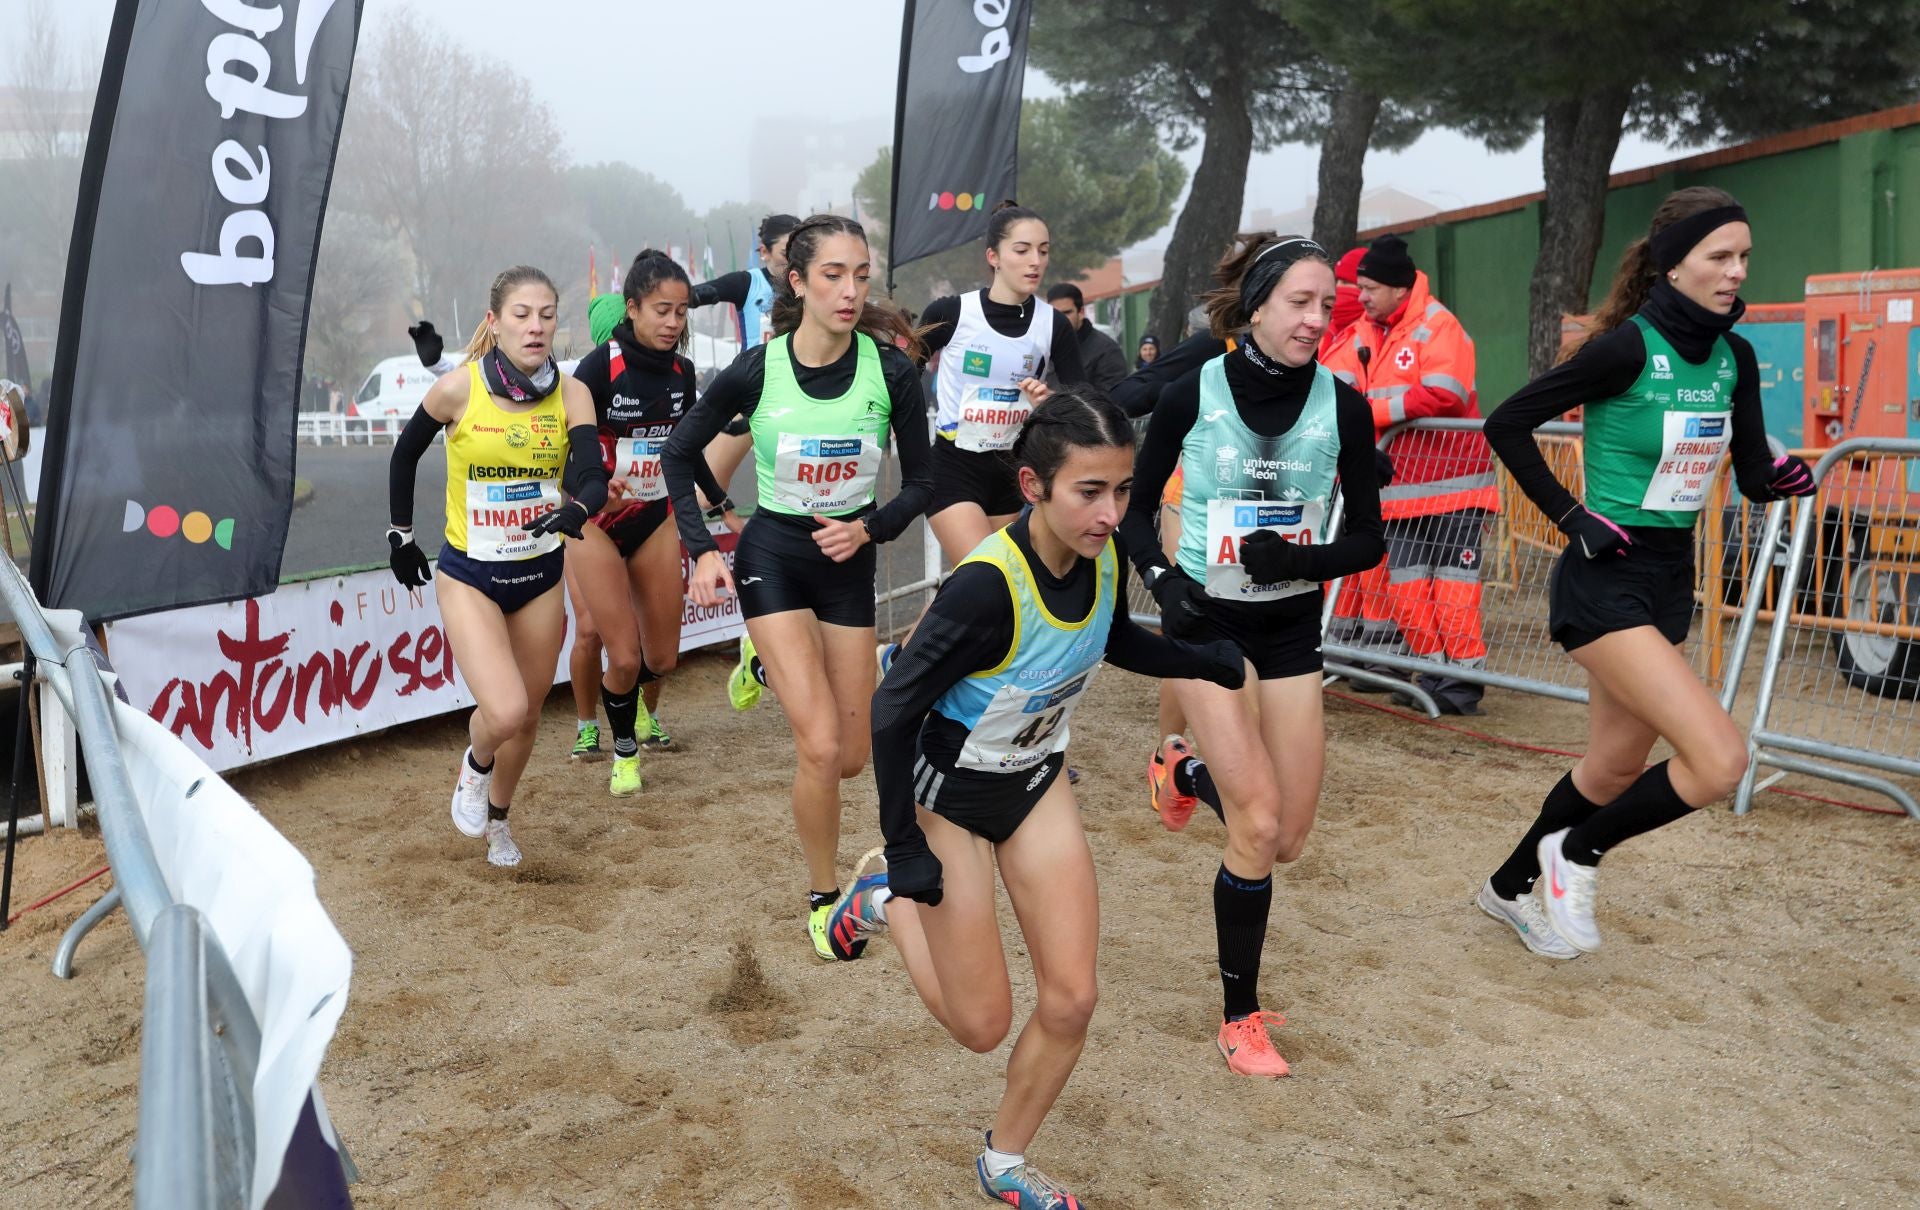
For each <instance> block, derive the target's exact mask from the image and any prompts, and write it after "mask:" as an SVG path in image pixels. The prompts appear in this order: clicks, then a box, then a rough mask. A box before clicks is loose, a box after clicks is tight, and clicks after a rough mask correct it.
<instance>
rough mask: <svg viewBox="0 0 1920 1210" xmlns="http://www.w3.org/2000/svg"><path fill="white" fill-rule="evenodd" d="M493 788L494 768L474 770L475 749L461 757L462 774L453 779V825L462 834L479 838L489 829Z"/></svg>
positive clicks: (469, 750)
mask: <svg viewBox="0 0 1920 1210" xmlns="http://www.w3.org/2000/svg"><path fill="white" fill-rule="evenodd" d="M492 789H493V770H491V769H489V770H487V771H486V772H485V773H475V772H474V771H473V749H472V748H468V749H467V751H466V754H465V755H463V756H461V758H460V776H458V777H456V778H454V779H453V826H454V827H456V828H459V829H460V835H462V836H471V837H472V838H473V839H475V840H478V839H480V838H481V837H482V836H484V835H486V831H487V795H488V793H489V792H490V791H492Z"/></svg>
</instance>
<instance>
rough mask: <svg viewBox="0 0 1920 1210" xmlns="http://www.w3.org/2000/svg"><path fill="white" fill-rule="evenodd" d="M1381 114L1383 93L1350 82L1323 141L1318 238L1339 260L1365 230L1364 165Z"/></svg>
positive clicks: (1315, 217) (1315, 230)
mask: <svg viewBox="0 0 1920 1210" xmlns="http://www.w3.org/2000/svg"><path fill="white" fill-rule="evenodd" d="M1379 117H1380V94H1379V93H1376V92H1368V91H1366V90H1365V89H1363V88H1360V87H1358V86H1357V85H1355V84H1353V83H1351V82H1349V83H1348V85H1347V87H1345V88H1343V89H1341V90H1340V91H1339V92H1337V93H1335V94H1334V97H1333V114H1332V116H1331V117H1330V118H1329V120H1328V122H1327V133H1326V137H1324V138H1322V139H1321V140H1320V196H1319V197H1317V198H1315V199H1314V202H1313V239H1314V242H1315V243H1317V244H1319V245H1320V246H1321V247H1322V248H1325V249H1326V250H1327V251H1328V252H1330V253H1332V254H1333V256H1334V257H1335V258H1336V259H1338V258H1339V256H1340V255H1341V254H1342V253H1344V252H1345V251H1346V250H1347V249H1349V248H1351V247H1353V243H1354V240H1355V238H1357V236H1356V233H1357V232H1358V231H1359V229H1360V187H1361V183H1362V176H1361V168H1362V166H1363V164H1364V163H1365V162H1366V158H1367V143H1368V142H1369V141H1371V140H1372V138H1373V124H1374V122H1375V121H1376V120H1377V119H1378V118H1379ZM1281 234H1282V235H1285V234H1287V232H1284V231H1283V232H1281Z"/></svg>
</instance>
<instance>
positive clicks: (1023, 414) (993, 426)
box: [953, 386, 1033, 453]
mask: <svg viewBox="0 0 1920 1210" xmlns="http://www.w3.org/2000/svg"><path fill="white" fill-rule="evenodd" d="M1032 414H1033V400H1031V399H1029V398H1028V397H1027V393H1026V392H1025V391H1022V390H1021V389H1020V388H1019V387H982V386H976V387H969V388H967V389H966V390H965V391H963V392H961V397H960V427H959V428H958V429H956V430H955V431H954V434H953V443H954V444H955V445H957V446H959V447H960V448H961V449H963V450H970V451H972V452H974V453H986V452H988V451H991V450H1010V449H1012V448H1013V443H1014V442H1015V441H1016V440H1017V439H1018V438H1019V436H1020V430H1021V429H1023V428H1025V427H1026V424H1027V417H1029V416H1031V415H1032Z"/></svg>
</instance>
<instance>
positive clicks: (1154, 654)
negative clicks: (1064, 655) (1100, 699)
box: [987, 537, 1212, 681]
mask: <svg viewBox="0 0 1920 1210" xmlns="http://www.w3.org/2000/svg"><path fill="white" fill-rule="evenodd" d="M1113 544H1114V549H1115V550H1116V552H1118V553H1119V555H1120V575H1119V578H1118V580H1117V581H1116V582H1115V584H1114V592H1115V596H1116V600H1117V604H1116V606H1115V608H1114V611H1113V622H1112V624H1111V625H1109V626H1108V627H1107V654H1106V660H1107V663H1109V664H1112V665H1113V666H1114V667H1115V668H1121V669H1124V670H1126V671H1128V672H1137V673H1139V674H1140V675H1141V676H1150V677H1153V678H1154V679H1155V680H1162V681H1178V680H1193V679H1204V678H1202V677H1201V673H1202V671H1203V670H1205V669H1207V668H1210V667H1211V666H1212V661H1211V660H1209V659H1208V658H1207V657H1206V655H1205V654H1204V653H1202V652H1201V650H1200V649H1199V648H1198V647H1195V646H1194V645H1193V644H1191V643H1183V642H1181V641H1180V640H1179V639H1170V638H1166V637H1163V636H1162V635H1160V634H1158V633H1156V632H1154V631H1151V630H1147V629H1145V628H1144V627H1142V626H1140V625H1139V624H1138V623H1137V622H1135V621H1134V620H1133V618H1132V617H1131V616H1130V615H1129V614H1128V612H1127V556H1126V547H1127V544H1126V542H1125V541H1124V540H1122V539H1121V538H1119V537H1115V538H1114V542H1113ZM992 666H993V665H991V664H989V665H987V667H989V668H991V667H992Z"/></svg>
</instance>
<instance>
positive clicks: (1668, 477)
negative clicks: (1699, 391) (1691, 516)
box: [1640, 411, 1733, 513]
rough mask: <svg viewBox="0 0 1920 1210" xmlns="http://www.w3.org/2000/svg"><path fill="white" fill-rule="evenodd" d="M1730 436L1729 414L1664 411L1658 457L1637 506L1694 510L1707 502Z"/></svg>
mask: <svg viewBox="0 0 1920 1210" xmlns="http://www.w3.org/2000/svg"><path fill="white" fill-rule="evenodd" d="M1732 437H1733V413H1732V412H1731V411H1726V412H1668V413H1667V414H1666V416H1665V417H1664V419H1663V430H1662V433H1661V448H1660V458H1659V460H1658V461H1657V462H1656V463H1654V468H1653V476H1652V478H1650V479H1649V480H1648V481H1647V493H1646V495H1645V496H1644V497H1642V498H1641V500H1640V507H1641V508H1646V509H1657V510H1666V511H1673V512H1690V513H1697V512H1699V511H1700V510H1701V509H1702V508H1705V507H1706V504H1707V491H1708V489H1709V488H1710V487H1711V486H1712V484H1713V473H1714V471H1715V470H1717V469H1719V466H1720V459H1721V458H1722V457H1723V456H1724V455H1725V454H1726V452H1727V443H1728V442H1729V441H1730V440H1732Z"/></svg>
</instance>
